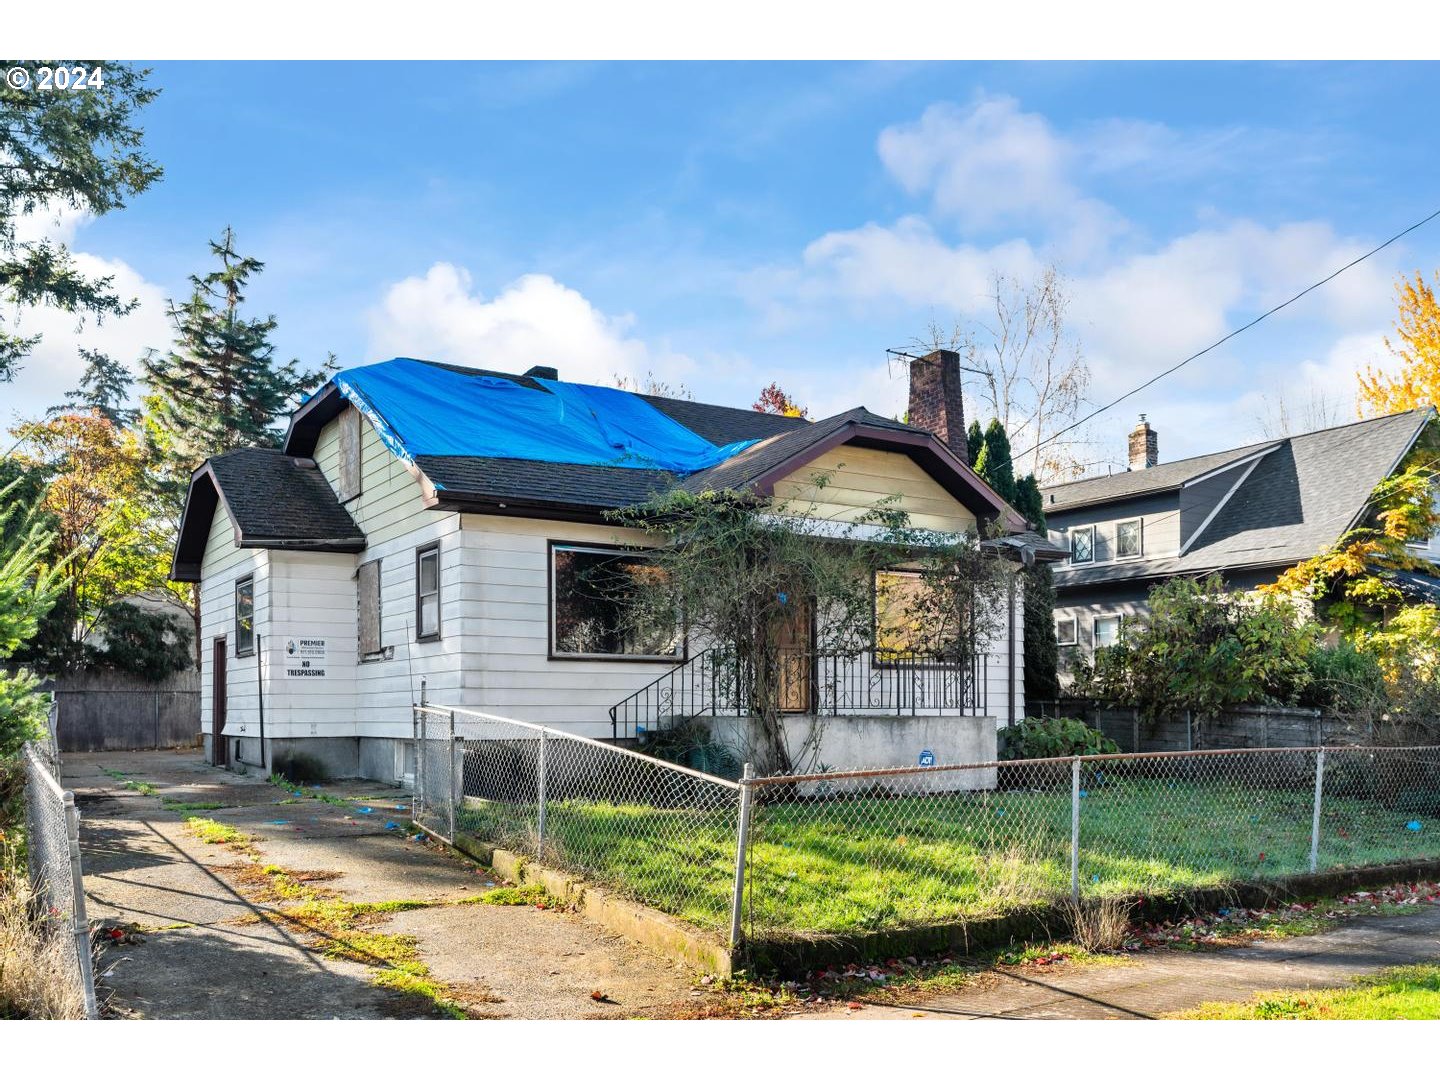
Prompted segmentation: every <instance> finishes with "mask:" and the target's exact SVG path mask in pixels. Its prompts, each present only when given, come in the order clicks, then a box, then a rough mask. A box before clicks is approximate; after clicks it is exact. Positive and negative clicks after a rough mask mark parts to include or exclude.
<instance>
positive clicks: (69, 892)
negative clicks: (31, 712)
mask: <svg viewBox="0 0 1440 1080" xmlns="http://www.w3.org/2000/svg"><path fill="white" fill-rule="evenodd" d="M52 730H53V725H52ZM21 756H22V758H23V761H24V766H25V851H26V858H27V869H28V871H29V875H30V883H31V886H32V888H33V889H34V890H35V896H36V901H37V904H38V906H39V908H40V912H39V914H40V917H41V919H42V922H43V931H44V932H45V933H48V934H52V935H54V939H55V942H56V944H57V945H58V946H59V947H60V948H61V949H62V950H63V951H64V952H65V954H66V959H67V963H66V965H65V966H66V970H67V971H68V972H70V973H71V974H72V975H73V977H74V979H75V980H76V984H77V985H78V986H79V988H80V990H81V992H82V993H83V995H84V998H85V1013H86V1016H87V1017H88V1018H89V1019H91V1020H94V1019H97V1018H98V1017H99V1006H98V1005H97V1003H96V998H95V972H94V968H93V966H92V958H91V944H90V923H89V920H88V919H87V917H86V915H85V879H84V876H83V874H82V872H81V869H80V812H79V811H78V810H77V809H76V808H75V796H74V794H73V793H71V792H69V791H66V790H64V789H63V788H61V786H60V781H59V760H58V757H57V756H54V755H52V754H50V753H48V752H47V751H46V749H45V747H44V745H43V744H40V745H36V744H33V743H27V744H26V745H25V747H24V748H23V749H22V750H21Z"/></svg>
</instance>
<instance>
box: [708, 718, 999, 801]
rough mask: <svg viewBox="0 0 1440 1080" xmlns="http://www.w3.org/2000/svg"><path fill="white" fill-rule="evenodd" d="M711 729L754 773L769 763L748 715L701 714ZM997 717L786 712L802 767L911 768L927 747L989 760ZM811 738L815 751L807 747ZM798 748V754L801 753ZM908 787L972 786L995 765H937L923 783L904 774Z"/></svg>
mask: <svg viewBox="0 0 1440 1080" xmlns="http://www.w3.org/2000/svg"><path fill="white" fill-rule="evenodd" d="M702 722H704V723H705V724H706V725H707V726H708V727H709V730H710V733H711V737H712V738H713V739H714V740H715V741H716V742H718V743H720V744H721V745H723V746H726V747H728V748H729V749H730V750H731V751H732V752H734V753H735V754H736V755H737V756H738V757H740V758H741V759H742V760H749V761H750V762H751V764H752V765H753V766H754V767H755V771H756V773H757V774H759V775H764V774H765V773H767V772H771V771H773V768H772V763H771V762H769V761H767V760H765V754H764V753H763V751H762V750H761V749H760V747H762V746H763V741H762V740H761V738H760V732H759V727H758V722H757V721H756V720H755V719H754V718H753V717H738V716H719V717H707V718H702ZM997 723H998V722H997V721H996V719H995V718H994V717H989V716H821V717H814V716H787V717H785V718H784V724H785V740H786V745H787V747H788V748H789V751H790V753H791V756H792V758H796V760H795V765H796V767H797V768H798V769H800V770H801V771H815V772H819V771H822V770H824V771H831V770H834V771H837V772H845V771H850V770H859V769H899V768H913V767H914V766H916V765H919V764H920V762H921V755H922V753H925V752H926V751H928V752H929V753H928V757H929V759H930V760H929V761H928V762H927V763H928V764H933V765H969V764H975V763H978V762H982V761H994V760H995V756H996V729H997ZM810 745H814V747H815V749H814V750H813V751H809V750H806V749H804V748H806V747H807V746H810ZM802 754H803V757H802V756H800V755H802ZM902 783H903V785H904V786H905V788H906V789H907V790H912V791H913V790H923V791H973V790H979V789H988V788H993V787H994V786H995V770H994V769H967V770H964V771H961V772H945V773H935V774H933V775H931V776H927V777H926V778H925V780H924V783H923V784H921V783H920V781H919V779H918V778H917V777H915V776H909V777H906V778H904V780H903V782H902Z"/></svg>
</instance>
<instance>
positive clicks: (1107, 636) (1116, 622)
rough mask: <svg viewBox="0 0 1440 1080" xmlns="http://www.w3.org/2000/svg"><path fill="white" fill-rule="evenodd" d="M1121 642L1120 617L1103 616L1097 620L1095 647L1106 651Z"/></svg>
mask: <svg viewBox="0 0 1440 1080" xmlns="http://www.w3.org/2000/svg"><path fill="white" fill-rule="evenodd" d="M1119 641H1120V616H1119V615H1101V616H1100V617H1099V618H1098V619H1096V620H1095V647H1096V648H1097V649H1104V648H1107V647H1108V646H1111V645H1115V644H1117V643H1118V642H1119Z"/></svg>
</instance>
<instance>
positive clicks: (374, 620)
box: [355, 560, 381, 657]
mask: <svg viewBox="0 0 1440 1080" xmlns="http://www.w3.org/2000/svg"><path fill="white" fill-rule="evenodd" d="M355 576H356V579H357V580H358V583H359V588H360V655H361V656H362V657H366V656H374V655H376V654H377V653H379V652H380V651H381V645H380V562H379V560H376V561H374V562H368V563H365V564H364V565H362V566H361V567H360V569H359V571H358V572H357V573H356V575H355Z"/></svg>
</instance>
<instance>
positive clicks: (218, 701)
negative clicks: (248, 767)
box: [210, 637, 230, 767]
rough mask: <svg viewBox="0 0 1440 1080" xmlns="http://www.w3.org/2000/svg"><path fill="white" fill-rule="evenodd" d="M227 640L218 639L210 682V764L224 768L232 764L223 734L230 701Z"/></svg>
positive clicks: (214, 650)
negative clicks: (227, 705) (226, 666)
mask: <svg viewBox="0 0 1440 1080" xmlns="http://www.w3.org/2000/svg"><path fill="white" fill-rule="evenodd" d="M225 655H226V653H225V639H224V638H223V637H217V638H216V639H215V647H214V649H213V651H212V652H211V656H212V657H213V658H214V659H213V663H214V669H213V671H212V675H213V678H212V679H211V681H210V764H212V765H219V766H221V767H224V766H226V765H229V764H230V755H229V754H228V753H227V752H226V747H225V738H224V736H223V735H222V734H221V732H223V731H224V730H225V705H226V701H227V700H228V696H229V695H228V694H227V693H226V689H227V685H226V684H227V682H228V678H227V674H226V671H225Z"/></svg>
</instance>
